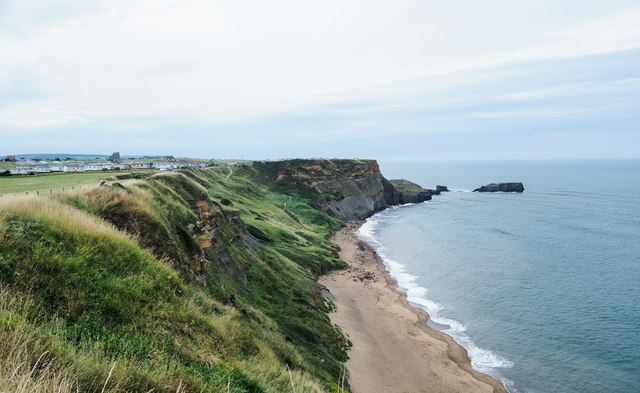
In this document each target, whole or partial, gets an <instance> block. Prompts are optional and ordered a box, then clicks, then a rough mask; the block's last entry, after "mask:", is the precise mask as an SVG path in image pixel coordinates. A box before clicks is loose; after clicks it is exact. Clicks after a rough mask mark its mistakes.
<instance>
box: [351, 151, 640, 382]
mask: <svg viewBox="0 0 640 393" xmlns="http://www.w3.org/2000/svg"><path fill="white" fill-rule="evenodd" d="M381 169H382V172H383V174H384V175H385V176H386V177H387V178H394V177H404V178H407V179H410V180H412V181H415V182H416V183H418V184H420V185H422V186H425V187H431V188H433V187H435V186H436V184H443V185H447V186H449V189H451V190H452V192H450V193H444V194H442V195H441V196H437V197H434V199H433V200H432V201H430V202H426V203H423V204H417V205H406V206H402V207H398V208H394V209H390V210H386V211H384V212H382V213H380V214H378V215H376V216H374V217H372V218H370V219H369V220H368V221H367V223H366V224H365V225H364V226H363V227H362V229H361V231H360V236H361V237H362V238H363V239H364V240H366V241H368V242H369V243H370V244H372V245H373V246H374V247H375V248H376V249H377V250H378V252H379V253H380V254H381V256H382V257H383V258H384V259H385V261H386V263H387V267H388V269H389V270H390V271H391V273H392V276H394V277H395V278H396V279H397V280H398V282H399V285H400V287H401V288H402V289H403V290H405V291H407V292H408V297H409V301H410V302H412V303H413V304H414V305H417V306H420V307H423V308H424V309H425V310H427V311H428V312H429V313H430V314H431V316H432V318H433V320H434V321H435V322H437V323H439V324H442V325H446V326H445V328H447V327H448V328H447V329H446V330H445V332H446V333H448V334H450V335H451V336H453V337H454V338H455V339H456V340H457V341H458V342H459V343H461V344H463V345H464V346H465V347H466V348H467V349H468V350H469V353H470V357H471V359H472V363H473V365H474V367H475V368H476V369H478V370H480V371H483V372H486V373H489V374H491V375H493V376H494V377H496V378H498V379H500V380H502V381H503V382H504V383H505V385H506V386H507V388H508V389H509V390H510V391H511V392H538V393H544V392H594V393H595V392H640V161H565V162H549V161H546V162H518V163H506V162H505V163H486V162H485V163H403V164H391V163H389V164H385V163H384V162H382V163H381ZM503 181H521V182H523V183H524V186H525V192H524V193H523V194H506V193H473V192H470V191H471V190H472V189H474V188H476V187H479V186H481V185H484V184H488V183H491V182H503Z"/></svg>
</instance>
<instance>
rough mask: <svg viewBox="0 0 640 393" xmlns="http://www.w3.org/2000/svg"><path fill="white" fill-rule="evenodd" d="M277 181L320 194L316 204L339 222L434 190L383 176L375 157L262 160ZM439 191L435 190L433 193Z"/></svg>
mask: <svg viewBox="0 0 640 393" xmlns="http://www.w3.org/2000/svg"><path fill="white" fill-rule="evenodd" d="M264 166H265V168H268V170H267V172H268V173H270V174H271V176H273V177H275V180H276V182H277V183H280V184H283V185H284V184H295V185H296V186H300V185H304V186H306V187H308V188H310V189H311V190H313V191H315V192H317V193H320V194H322V195H323V197H322V198H321V200H320V202H319V207H320V208H321V209H322V210H324V211H325V212H328V213H330V214H332V215H333V216H335V217H337V218H339V219H341V220H343V221H347V222H348V221H354V220H362V219H365V218H367V217H369V216H371V215H372V214H374V213H376V212H378V211H381V210H384V209H385V208H387V207H389V206H392V205H399V204H404V203H419V202H424V201H426V200H429V199H431V195H433V194H436V192H435V191H434V190H427V189H424V188H422V187H420V186H418V185H417V184H414V183H411V182H408V181H406V180H402V182H406V183H402V184H401V183H398V184H399V185H400V186H402V185H406V184H410V185H411V187H410V188H407V187H398V186H397V185H394V183H392V182H390V181H388V180H387V179H385V178H384V176H383V175H382V173H380V167H379V166H378V163H377V162H376V161H375V160H357V159H353V160H291V161H279V162H271V163H265V164H264ZM437 193H439V192H437Z"/></svg>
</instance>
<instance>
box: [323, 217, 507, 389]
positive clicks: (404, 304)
mask: <svg viewBox="0 0 640 393" xmlns="http://www.w3.org/2000/svg"><path fill="white" fill-rule="evenodd" d="M362 223H363V221H359V222H351V223H348V224H347V225H346V226H345V227H343V228H341V229H340V230H339V231H338V232H336V233H335V234H334V236H333V237H332V239H331V240H332V242H333V243H334V244H336V245H337V246H338V247H339V248H340V258H341V259H342V260H344V261H345V262H347V264H348V266H347V267H346V268H345V269H343V270H340V271H337V272H334V273H332V274H330V275H326V276H323V277H321V278H320V280H319V283H320V284H321V285H323V286H324V287H325V288H326V289H327V290H328V291H329V292H330V293H331V295H330V298H331V299H332V301H333V302H334V303H335V304H336V306H337V310H336V312H334V313H331V314H330V318H331V321H332V322H333V323H335V324H336V325H338V326H340V328H341V329H342V330H343V332H344V333H345V334H346V335H347V336H348V338H349V339H350V340H351V342H352V344H353V346H352V348H351V350H350V351H349V360H348V361H347V363H346V367H347V369H348V370H349V384H350V385H351V392H352V393H368V392H380V393H382V392H389V393H391V392H411V393H418V392H443V393H445V392H460V393H462V392H495V393H508V392H507V390H506V388H505V387H504V386H503V385H502V384H501V383H500V382H499V381H497V380H495V379H494V378H492V377H490V376H489V375H487V374H483V373H481V372H479V371H476V370H474V369H473V368H472V367H471V361H470V360H469V357H468V354H467V350H466V349H465V348H464V347H462V346H461V345H460V344H458V343H457V342H455V340H454V339H453V338H452V337H451V336H448V335H447V334H445V333H443V332H440V331H438V330H435V329H433V328H431V327H429V326H428V321H429V315H428V314H427V312H425V311H424V310H422V309H419V308H415V307H412V306H411V305H410V304H409V302H408V301H407V295H406V293H404V292H402V291H400V290H398V285H397V282H396V280H395V279H393V278H392V277H391V276H390V275H389V272H388V271H387V270H386V267H385V266H384V263H383V261H382V259H381V258H380V256H379V255H378V254H377V253H376V252H375V250H374V249H373V248H371V247H370V246H369V245H368V244H367V243H365V242H364V241H362V240H360V239H359V238H358V237H357V236H356V234H355V231H356V230H357V229H358V228H359V227H360V226H361V225H362Z"/></svg>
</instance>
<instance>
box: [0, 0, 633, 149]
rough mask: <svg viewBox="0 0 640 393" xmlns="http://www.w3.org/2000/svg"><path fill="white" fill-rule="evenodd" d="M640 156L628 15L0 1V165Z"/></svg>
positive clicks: (407, 1) (489, 2)
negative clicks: (92, 160)
mask: <svg viewBox="0 0 640 393" xmlns="http://www.w3.org/2000/svg"><path fill="white" fill-rule="evenodd" d="M114 151H119V152H120V153H121V154H126V155H133V154H141V155H166V154H171V155H174V156H190V157H200V158H245V159H277V158H291V157H343V158H348V157H367V158H377V159H381V160H387V161H411V160H488V159H506V160H516V159H566V158H569V159H584V158H640V3H638V1H637V0H633V1H627V0H616V1H615V2H613V1H600V0H599V1H595V0H580V1H574V0H563V1H557V0H553V1H550V0H535V1H529V0H519V1H509V0H485V1H482V2H478V1H472V0H449V1H436V0H421V1H418V0H393V1H391V0H366V1H365V0H349V1H345V0H340V1H338V0H324V1H308V0H272V1H268V2H257V1H249V0H229V1H218V0H104V1H102V0H56V1H50V0H0V155H6V154H21V153H23V154H26V153H91V154H96V153H100V154H110V153H111V152H114Z"/></svg>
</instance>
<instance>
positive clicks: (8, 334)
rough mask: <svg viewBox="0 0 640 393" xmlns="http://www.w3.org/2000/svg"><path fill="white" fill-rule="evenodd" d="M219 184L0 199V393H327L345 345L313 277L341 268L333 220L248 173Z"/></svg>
mask: <svg viewBox="0 0 640 393" xmlns="http://www.w3.org/2000/svg"><path fill="white" fill-rule="evenodd" d="M227 174H228V170H227V169H226V168H211V169H205V170H196V169H194V170H184V171H181V172H170V173H161V174H156V175H153V176H151V177H149V178H147V179H126V178H123V179H120V180H118V181H112V182H108V183H106V184H104V185H103V186H100V187H95V188H91V189H87V190H78V191H76V192H73V193H67V194H64V195H57V196H56V195H54V196H53V197H46V198H44V197H40V198H38V197H35V196H31V197H3V198H2V199H0V291H1V293H0V295H1V297H0V299H1V301H0V351H2V352H3V353H5V354H7V356H6V357H5V360H0V384H2V385H3V386H8V387H9V388H8V389H9V390H11V387H14V388H15V390H18V389H26V390H28V389H27V388H25V386H26V387H29V386H36V384H40V385H38V386H40V391H49V390H50V391H76V390H78V391H82V392H85V391H86V392H101V391H103V389H104V391H110V392H125V391H151V390H153V391H161V392H163V391H164V392H175V391H180V392H200V391H213V392H218V391H221V392H226V391H229V392H287V391H296V392H322V391H337V390H338V389H339V388H338V385H339V384H340V381H341V378H343V377H344V367H343V364H344V361H346V359H347V355H346V350H347V348H348V346H349V342H348V340H346V338H345V337H344V336H343V334H342V333H341V332H340V330H339V329H338V328H337V327H335V326H333V325H332V324H331V322H330V320H329V318H328V315H327V314H328V312H330V310H331V305H330V304H328V303H327V302H326V301H325V299H324V298H323V297H322V296H321V294H320V288H319V286H318V284H317V282H316V278H317V276H318V275H319V274H322V273H325V272H327V271H329V270H332V269H336V268H340V267H342V266H344V263H343V262H342V261H340V260H339V259H338V258H337V253H336V250H335V249H334V246H332V244H331V243H330V242H329V240H328V237H329V235H330V234H331V233H332V232H333V231H334V230H335V229H336V228H338V227H339V226H340V225H341V222H339V221H338V220H336V219H335V218H332V217H330V216H328V215H326V214H325V213H322V212H321V211H319V210H317V209H315V208H314V199H317V198H321V197H322V198H323V197H326V196H318V195H315V194H314V193H313V192H312V191H310V190H308V189H302V191H300V192H287V193H284V192H282V190H279V186H278V184H277V182H275V180H273V179H272V178H270V177H269V176H267V175H266V173H265V171H264V170H263V168H260V167H259V166H247V165H243V166H241V167H238V168H235V169H234V175H233V176H231V177H230V178H229V179H226V176H227ZM287 190H288V191H292V190H294V189H292V188H291V187H289V188H288V189H287ZM47 389H48V390H47Z"/></svg>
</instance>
